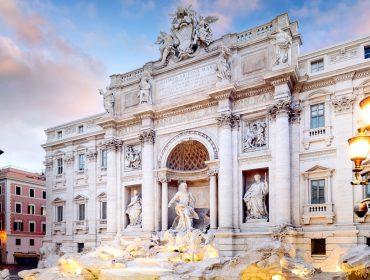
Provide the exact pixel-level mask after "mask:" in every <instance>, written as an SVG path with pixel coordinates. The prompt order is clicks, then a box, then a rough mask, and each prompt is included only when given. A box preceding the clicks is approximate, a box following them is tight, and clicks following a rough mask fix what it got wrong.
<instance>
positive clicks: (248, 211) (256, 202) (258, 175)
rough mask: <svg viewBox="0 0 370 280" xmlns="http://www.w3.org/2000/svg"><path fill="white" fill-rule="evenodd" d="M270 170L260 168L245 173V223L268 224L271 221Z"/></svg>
mask: <svg viewBox="0 0 370 280" xmlns="http://www.w3.org/2000/svg"><path fill="white" fill-rule="evenodd" d="M268 176H269V170H268V168H259V169H253V170H246V171H243V179H244V180H243V181H244V186H243V189H244V190H243V215H244V217H243V221H245V223H254V222H267V221H268V219H269V183H268Z"/></svg>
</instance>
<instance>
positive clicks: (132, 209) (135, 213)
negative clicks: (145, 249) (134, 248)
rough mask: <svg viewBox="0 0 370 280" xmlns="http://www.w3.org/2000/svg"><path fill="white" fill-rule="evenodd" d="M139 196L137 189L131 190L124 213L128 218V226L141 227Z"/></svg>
mask: <svg viewBox="0 0 370 280" xmlns="http://www.w3.org/2000/svg"><path fill="white" fill-rule="evenodd" d="M141 211H142V207H141V197H140V195H139V192H138V191H137V190H133V194H132V196H131V201H130V203H129V205H127V209H126V214H127V215H128V218H129V220H130V223H129V225H128V226H130V227H141Z"/></svg>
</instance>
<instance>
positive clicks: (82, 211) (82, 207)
mask: <svg viewBox="0 0 370 280" xmlns="http://www.w3.org/2000/svg"><path fill="white" fill-rule="evenodd" d="M78 220H79V221H83V220H85V204H78Z"/></svg>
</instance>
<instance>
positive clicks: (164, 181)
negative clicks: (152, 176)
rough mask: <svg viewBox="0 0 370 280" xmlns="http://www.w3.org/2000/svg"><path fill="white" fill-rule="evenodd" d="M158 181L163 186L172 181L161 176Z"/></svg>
mask: <svg viewBox="0 0 370 280" xmlns="http://www.w3.org/2000/svg"><path fill="white" fill-rule="evenodd" d="M158 181H159V182H161V183H162V184H163V183H168V182H170V181H171V179H169V178H167V176H165V175H160V176H159V177H158Z"/></svg>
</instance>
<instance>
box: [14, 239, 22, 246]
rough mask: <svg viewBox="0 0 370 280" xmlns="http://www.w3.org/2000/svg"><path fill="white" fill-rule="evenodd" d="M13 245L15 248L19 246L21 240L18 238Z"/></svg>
mask: <svg viewBox="0 0 370 280" xmlns="http://www.w3.org/2000/svg"><path fill="white" fill-rule="evenodd" d="M15 245H17V246H19V245H21V240H20V239H19V238H16V239H15Z"/></svg>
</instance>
